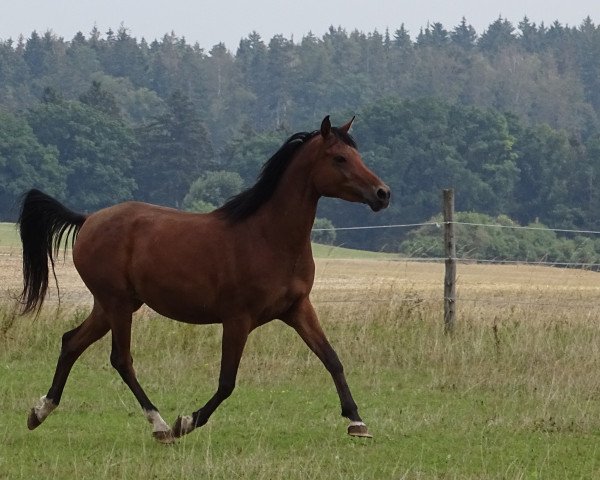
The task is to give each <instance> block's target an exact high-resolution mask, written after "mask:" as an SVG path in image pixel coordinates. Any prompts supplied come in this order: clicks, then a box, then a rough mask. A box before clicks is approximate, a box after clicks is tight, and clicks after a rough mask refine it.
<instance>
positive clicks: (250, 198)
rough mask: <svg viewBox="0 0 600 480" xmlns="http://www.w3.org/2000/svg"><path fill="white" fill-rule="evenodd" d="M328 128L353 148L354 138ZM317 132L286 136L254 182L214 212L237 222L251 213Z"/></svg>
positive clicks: (263, 200)
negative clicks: (297, 153)
mask: <svg viewBox="0 0 600 480" xmlns="http://www.w3.org/2000/svg"><path fill="white" fill-rule="evenodd" d="M331 132H332V133H333V134H334V135H335V136H336V137H337V138H338V139H340V140H341V141H342V142H344V143H346V144H347V145H350V146H351V147H353V148H356V142H355V141H354V139H353V138H352V136H350V135H349V134H348V133H346V132H344V131H341V130H340V129H338V128H332V129H331ZM319 133H320V131H319V130H315V131H314V132H299V133H295V134H294V135H292V136H291V137H290V138H288V139H287V140H286V141H285V143H284V144H283V145H282V146H281V147H280V148H279V150H277V152H275V154H274V155H273V156H272V157H271V158H269V160H267V162H266V163H265V164H264V165H263V167H262V169H261V171H260V174H259V176H258V180H257V182H256V183H255V184H254V186H252V187H250V188H248V189H247V190H244V191H243V192H241V193H240V194H238V195H236V196H234V197H232V198H230V199H229V200H227V202H226V203H225V204H224V205H223V206H222V207H220V208H219V209H217V210H216V212H217V213H218V214H219V215H221V216H222V217H223V218H226V219H227V220H229V221H231V222H240V221H242V220H244V219H246V218H248V217H249V216H250V215H252V214H253V213H255V212H256V211H257V210H258V209H259V208H260V207H261V206H262V205H264V204H265V203H266V202H267V201H268V200H269V199H270V198H271V196H272V195H273V193H274V192H275V189H276V188H277V185H278V184H279V181H280V180H281V177H282V176H283V174H284V173H285V171H286V169H287V167H288V165H289V164H290V161H291V159H292V158H293V157H294V155H295V154H296V152H297V151H298V150H299V149H300V147H301V146H302V145H304V144H305V143H306V142H307V141H308V140H310V139H311V138H313V137H315V136H316V135H318V134H319Z"/></svg>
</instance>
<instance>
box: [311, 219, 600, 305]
mask: <svg viewBox="0 0 600 480" xmlns="http://www.w3.org/2000/svg"><path fill="white" fill-rule="evenodd" d="M449 223H452V224H454V225H462V226H467V227H479V228H491V229H511V230H529V231H540V232H556V233H563V234H578V235H600V231H597V230H587V229H566V228H549V227H531V226H520V225H500V224H484V223H473V222H458V221H454V222H421V223H406V224H388V225H369V226H351V227H340V228H335V227H334V228H315V229H313V231H314V232H324V231H352V230H354V231H356V230H377V229H394V228H398V229H402V228H418V227H425V226H433V227H437V228H441V227H442V226H444V225H447V224H449ZM447 260H455V261H456V262H458V263H459V264H497V265H531V266H547V267H570V268H578V269H582V270H594V271H597V270H600V263H596V262H558V261H546V260H527V259H523V260H503V259H495V258H487V259H481V258H473V257H458V256H457V257H455V258H452V257H416V256H415V257H410V256H407V257H403V256H401V255H400V254H399V255H398V257H397V258H393V259H389V258H388V259H386V261H391V262H423V263H443V262H446V261H447ZM460 276H461V273H460V271H459V278H460ZM599 280H600V279H599ZM442 281H443V279H442V278H440V285H441V284H442ZM598 284H599V288H598V297H599V299H600V281H599V282H598ZM440 290H441V286H440ZM443 301H444V297H443V295H440V296H439V297H437V296H430V297H418V298H402V297H401V296H398V297H393V298H391V299H385V300H382V299H370V298H363V299H359V298H354V299H317V300H316V301H315V303H317V304H335V303H353V304H364V303H369V304H384V303H388V304H394V303H404V304H406V303H409V304H422V303H439V304H440V305H441V304H442V303H443ZM456 301H457V302H468V303H473V304H487V305H496V306H544V307H551V308H553V309H559V310H568V309H574V308H578V309H588V310H590V311H592V310H598V309H600V302H598V304H596V303H592V302H589V301H587V302H581V301H577V299H576V298H573V299H565V298H561V299H560V301H556V302H554V301H548V300H547V299H544V301H540V299H538V300H531V299H519V298H514V297H513V298H510V299H504V298H476V297H472V296H470V295H466V296H462V295H461V294H460V283H459V289H458V292H457V298H456Z"/></svg>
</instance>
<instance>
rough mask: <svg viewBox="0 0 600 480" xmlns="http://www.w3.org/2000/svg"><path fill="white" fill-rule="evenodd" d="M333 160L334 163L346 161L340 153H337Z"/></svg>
mask: <svg viewBox="0 0 600 480" xmlns="http://www.w3.org/2000/svg"><path fill="white" fill-rule="evenodd" d="M333 161H334V162H335V163H346V158H345V157H342V156H341V155H338V156H337V157H334V158H333Z"/></svg>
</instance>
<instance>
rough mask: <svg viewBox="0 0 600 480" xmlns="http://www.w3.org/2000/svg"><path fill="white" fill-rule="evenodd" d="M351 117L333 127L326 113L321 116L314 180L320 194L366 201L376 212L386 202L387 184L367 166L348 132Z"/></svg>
mask: <svg viewBox="0 0 600 480" xmlns="http://www.w3.org/2000/svg"><path fill="white" fill-rule="evenodd" d="M353 120H354V118H352V120H350V121H349V122H348V123H346V124H345V125H343V126H341V127H337V128H335V127H332V126H331V122H330V121H329V116H327V117H325V118H324V119H323V122H322V123H321V131H320V135H318V137H320V141H321V146H320V147H319V149H318V153H317V160H316V162H315V165H314V170H313V182H314V185H315V188H316V189H317V192H318V193H319V194H320V195H323V196H325V197H335V198H341V199H342V200H347V201H349V202H360V203H366V204H367V205H369V206H370V207H371V209H372V210H373V211H375V212H377V211H379V210H381V209H383V208H386V207H387V206H388V205H389V202H390V188H389V187H388V186H387V185H386V184H385V183H383V182H382V181H381V180H380V179H379V177H377V175H375V174H374V173H373V172H371V170H369V169H368V168H367V166H366V165H365V164H364V162H363V160H362V158H361V156H360V154H359V153H358V150H357V149H356V144H355V143H354V141H353V140H352V138H351V137H350V135H348V130H350V126H351V125H352V122H353Z"/></svg>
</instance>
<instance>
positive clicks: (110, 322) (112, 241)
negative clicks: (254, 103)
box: [18, 116, 390, 443]
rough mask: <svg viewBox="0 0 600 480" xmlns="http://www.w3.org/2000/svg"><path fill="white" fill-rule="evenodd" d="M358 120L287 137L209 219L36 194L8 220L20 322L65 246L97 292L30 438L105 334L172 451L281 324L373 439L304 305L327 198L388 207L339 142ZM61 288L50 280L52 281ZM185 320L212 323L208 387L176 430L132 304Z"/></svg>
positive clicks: (379, 185)
mask: <svg viewBox="0 0 600 480" xmlns="http://www.w3.org/2000/svg"><path fill="white" fill-rule="evenodd" d="M353 120H354V118H352V120H350V121H349V122H348V123H346V124H344V125H343V126H340V127H332V125H331V122H330V119H329V116H327V117H325V118H324V119H323V121H322V122H321V126H320V129H318V130H315V131H313V132H300V133H296V134H294V135H292V136H291V137H289V138H288V140H287V141H286V142H285V143H284V144H283V145H282V146H281V148H279V150H278V151H277V152H276V153H275V154H274V155H273V156H272V157H271V158H270V159H269V160H268V161H267V162H266V163H265V164H264V165H263V167H262V169H261V171H260V174H259V176H258V179H257V182H256V183H255V185H254V186H252V187H250V188H248V189H247V190H244V191H243V192H242V193H240V194H238V195H236V196H234V197H232V198H230V199H229V200H228V201H226V203H225V204H224V205H223V206H221V207H220V208H217V209H216V210H214V211H213V212H211V213H206V214H199V213H191V212H183V211H180V210H177V209H172V208H166V207H161V206H156V205H151V204H147V203H141V202H135V201H128V202H123V203H119V204H116V205H113V206H110V207H108V208H104V209H101V210H99V211H97V212H95V213H92V214H89V215H84V214H81V213H77V212H75V211H72V210H70V209H68V208H67V207H65V206H63V205H62V204H61V203H59V202H58V201H57V200H55V199H54V198H52V197H50V196H48V195H46V194H44V193H42V192H41V191H39V190H35V189H32V190H30V191H28V192H27V193H26V194H25V196H24V198H23V202H22V207H21V212H20V216H19V220H18V226H19V232H20V236H21V240H22V244H23V291H22V293H21V295H20V297H19V301H20V303H21V313H22V314H28V313H34V312H37V313H38V314H39V311H40V309H41V307H42V304H43V301H44V297H45V295H46V292H47V288H48V277H49V264H50V267H51V268H52V273H53V275H54V278H55V280H56V275H55V273H54V266H55V258H56V257H57V256H58V254H59V251H60V249H61V248H62V247H64V248H67V247H68V242H69V239H70V241H71V247H72V255H73V262H74V265H75V267H76V269H77V271H78V273H79V275H80V277H81V279H82V280H83V282H84V283H85V285H86V287H87V288H88V289H89V291H90V292H91V294H92V295H93V306H92V309H91V312H90V314H89V316H88V317H87V318H86V319H85V320H84V321H83V322H82V323H81V324H80V325H79V326H78V327H76V328H75V329H73V330H70V331H68V332H66V333H65V334H64V335H63V336H62V344H61V350H60V355H59V357H58V362H57V365H56V370H55V373H54V377H53V379H52V384H51V386H50V389H49V390H48V392H47V394H46V395H44V396H43V397H41V398H40V400H39V401H38V402H37V403H36V404H35V405H34V407H33V408H32V409H31V410H30V412H29V415H28V419H27V426H28V428H29V429H30V430H33V429H35V428H37V427H38V426H39V425H41V423H42V422H43V421H44V420H45V419H46V418H47V417H48V415H49V414H50V413H52V411H53V410H54V409H55V408H56V407H57V406H58V405H59V404H60V400H61V396H62V393H63V389H64V387H65V383H66V381H67V378H68V376H69V372H70V371H71V368H72V366H73V364H74V363H75V361H76V360H77V359H78V358H79V356H80V355H81V354H82V353H83V352H84V351H85V350H86V348H87V347H89V346H90V345H91V344H93V343H94V342H96V341H97V340H99V339H100V338H102V337H103V336H104V335H106V334H107V333H108V332H109V331H110V332H111V334H112V348H111V353H110V363H111V365H112V366H113V367H114V368H115V369H116V371H117V372H118V373H119V375H120V376H121V378H122V379H123V381H124V382H125V384H127V386H128V387H129V388H130V390H131V391H132V393H133V395H134V396H135V398H136V399H137V401H138V402H139V404H140V406H141V408H142V411H143V413H144V415H145V417H146V419H147V420H148V422H150V423H151V424H152V436H153V437H154V438H155V439H156V440H157V441H159V442H162V443H173V442H175V441H176V439H177V438H179V437H181V436H182V435H186V434H189V433H190V432H192V431H193V430H194V429H196V428H198V427H201V426H203V425H204V424H206V423H207V421H208V419H209V417H210V416H211V415H212V413H213V412H214V411H215V410H216V409H217V407H218V406H219V405H220V404H221V403H222V402H223V401H224V400H225V399H226V398H228V397H229V396H230V395H231V394H232V392H233V390H234V388H235V383H236V376H237V371H238V366H239V364H240V360H241V357H242V352H243V350H244V345H245V344H246V340H247V338H248V335H249V334H250V332H252V331H253V330H254V329H256V328H257V327H259V326H261V325H263V324H265V323H267V322H270V321H271V320H274V319H280V320H282V321H283V322H284V323H285V324H287V325H289V326H290V327H292V328H293V329H295V331H296V332H297V333H298V334H299V335H300V337H301V338H302V340H303V341H304V342H305V343H306V344H307V345H308V347H309V348H310V349H311V350H312V351H313V352H314V353H315V354H316V355H317V357H318V358H319V359H320V361H321V362H322V363H323V364H324V366H325V368H326V369H327V370H328V371H329V373H330V375H331V377H332V379H333V382H334V384H335V387H336V389H337V393H338V396H339V400H340V404H341V409H342V412H341V413H342V416H343V417H346V418H347V419H348V420H350V423H349V425H348V427H347V433H348V434H349V435H352V436H357V437H371V434H370V432H369V430H368V428H367V426H366V424H365V423H364V422H363V420H362V418H361V417H360V415H359V413H358V407H357V405H356V403H355V401H354V399H353V398H352V394H351V392H350V389H349V387H348V384H347V382H346V378H345V375H344V369H343V366H342V363H341V362H340V360H339V358H338V356H337V354H336V352H335V350H334V349H333V348H332V346H331V345H330V343H329V341H328V339H327V337H326V336H325V333H324V332H323V329H322V328H321V326H320V324H319V320H318V318H317V314H316V313H315V309H314V308H313V305H312V304H311V301H310V299H309V294H310V291H311V288H312V286H313V281H314V274H315V264H314V259H313V256H312V250H311V242H310V235H311V228H312V225H313V222H314V219H315V214H316V210H317V203H318V201H319V199H320V198H321V197H323V196H325V197H336V198H340V199H343V200H347V201H350V202H361V203H365V204H367V205H368V206H369V207H370V208H371V209H372V210H373V211H379V210H381V209H383V208H386V207H387V206H388V204H389V201H390V189H389V187H388V186H387V185H386V184H384V183H383V182H382V181H381V180H380V179H379V178H378V177H377V176H376V175H375V174H374V173H373V172H372V171H371V170H369V169H368V168H367V167H366V165H365V164H364V163H363V160H362V158H361V156H360V154H359V153H358V150H357V146H356V143H355V141H354V139H353V138H352V136H351V135H350V134H349V133H348V131H349V129H350V127H351V125H352V122H353ZM56 286H57V288H58V282H57V285H56ZM144 304H146V305H147V306H148V307H150V308H151V309H153V310H154V311H156V312H158V313H159V314H160V315H162V316H164V317H167V318H170V319H174V320H176V321H180V322H185V323H188V324H221V325H222V345H221V365H220V374H219V379H218V386H217V390H216V392H215V393H214V395H213V396H212V397H211V398H210V399H209V400H208V402H207V403H206V404H205V405H204V406H202V407H201V408H199V409H198V410H196V411H194V412H193V413H192V414H191V415H185V416H179V417H178V418H177V420H176V421H175V423H174V424H173V426H172V427H170V426H169V425H168V424H167V423H166V422H165V420H163V418H162V417H161V415H160V413H159V410H158V408H157V407H156V406H155V405H154V404H153V403H152V402H151V401H150V399H149V398H148V396H147V395H146V393H145V392H144V390H143V389H142V387H141V385H140V384H139V382H138V380H137V378H136V375H135V371H134V368H133V359H132V356H131V352H130V342H131V326H132V318H133V317H132V316H133V313H134V312H136V311H137V310H138V309H139V308H140V307H141V306H142V305H144Z"/></svg>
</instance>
